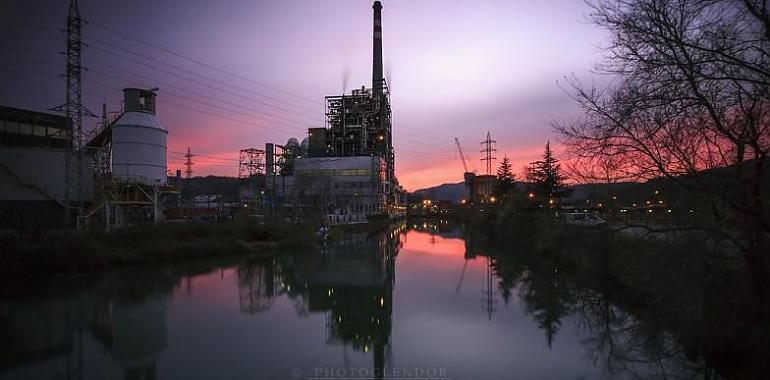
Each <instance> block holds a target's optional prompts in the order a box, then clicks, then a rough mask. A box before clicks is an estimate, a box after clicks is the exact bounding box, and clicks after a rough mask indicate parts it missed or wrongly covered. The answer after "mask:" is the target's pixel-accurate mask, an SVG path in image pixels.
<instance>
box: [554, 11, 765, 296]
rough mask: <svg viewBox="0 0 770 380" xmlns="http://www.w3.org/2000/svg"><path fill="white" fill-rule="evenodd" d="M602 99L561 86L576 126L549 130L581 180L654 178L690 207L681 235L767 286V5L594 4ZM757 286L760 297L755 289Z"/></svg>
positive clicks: (597, 93)
mask: <svg viewBox="0 0 770 380" xmlns="http://www.w3.org/2000/svg"><path fill="white" fill-rule="evenodd" d="M591 18H592V21H593V22H594V23H596V24H597V25H599V26H601V27H603V28H605V29H607V30H608V31H610V34H611V35H612V36H613V39H612V41H611V42H610V44H609V46H608V48H607V57H608V60H607V62H605V63H604V64H603V65H601V66H600V70H601V71H603V72H604V73H606V74H610V75H612V76H613V77H615V78H617V80H616V81H614V82H613V85H612V86H611V87H610V88H607V89H597V88H594V87H590V88H586V87H584V86H582V85H581V84H580V83H579V82H578V81H577V80H576V79H572V80H570V85H571V88H572V91H571V93H572V96H573V97H574V99H575V100H576V101H577V103H578V104H579V105H580V106H581V107H582V108H583V110H584V111H585V116H584V117H583V118H581V119H580V120H576V121H574V122H572V123H566V124H557V125H555V129H556V130H557V132H558V133H559V134H560V136H561V138H562V139H563V142H564V143H565V145H566V146H567V147H568V152H569V153H570V155H571V163H572V165H571V166H572V167H573V168H576V169H578V170H581V171H582V172H583V173H584V174H585V175H586V176H587V177H590V176H592V175H593V176H599V175H600V176H601V177H605V179H614V180H619V179H622V180H649V179H652V178H658V177H663V178H666V179H667V180H669V181H672V182H674V183H676V184H678V185H679V186H680V187H681V188H683V189H685V190H686V191H687V192H688V193H690V194H691V195H692V197H693V198H694V199H697V200H698V201H699V203H700V204H701V206H700V208H701V210H702V211H704V212H702V213H700V215H701V217H700V218H698V219H693V220H692V221H691V222H689V223H691V225H688V226H684V227H687V228H689V229H700V230H705V231H707V232H709V233H712V234H713V235H715V236H721V237H723V238H727V239H729V240H730V241H732V242H733V243H734V244H735V245H736V246H737V247H739V249H741V251H742V252H743V255H744V259H745V262H746V263H747V264H748V267H749V268H750V270H751V271H752V274H753V275H754V279H755V280H759V281H760V283H757V285H759V286H758V287H757V288H758V289H760V288H766V281H768V280H770V212H769V211H768V208H767V203H768V200H769V199H770V194H769V192H768V186H770V185H769V183H770V182H768V173H767V170H766V165H767V162H768V154H769V153H770V7H768V5H767V2H766V1H765V0H742V1H739V0H710V1H705V0H596V1H595V2H594V3H593V4H592V14H591ZM762 282H764V283H765V285H762V284H761V283H762Z"/></svg>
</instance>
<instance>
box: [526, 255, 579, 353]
mask: <svg viewBox="0 0 770 380" xmlns="http://www.w3.org/2000/svg"><path fill="white" fill-rule="evenodd" d="M519 296H520V297H521V299H522V301H524V304H525V305H526V311H527V313H529V314H530V315H532V317H533V318H534V319H535V321H536V322H537V325H538V327H540V328H541V329H542V330H543V331H544V332H545V339H546V342H547V343H548V347H549V348H550V347H551V344H552V343H553V339H554V337H555V336H556V333H557V332H558V331H559V328H560V327H561V324H562V319H564V318H565V317H567V316H569V315H570V313H571V312H572V308H573V306H574V303H575V300H574V295H573V294H572V292H571V290H570V289H569V287H568V286H567V284H566V283H565V282H563V281H561V275H560V274H559V268H558V267H556V266H554V267H553V268H552V269H551V270H550V271H549V272H531V273H530V275H529V276H527V277H526V280H525V281H523V282H522V283H521V287H520V288H519Z"/></svg>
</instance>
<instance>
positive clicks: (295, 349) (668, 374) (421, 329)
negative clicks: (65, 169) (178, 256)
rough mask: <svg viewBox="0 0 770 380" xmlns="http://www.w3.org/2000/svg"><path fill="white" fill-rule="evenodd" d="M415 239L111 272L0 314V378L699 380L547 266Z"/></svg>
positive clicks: (657, 337)
mask: <svg viewBox="0 0 770 380" xmlns="http://www.w3.org/2000/svg"><path fill="white" fill-rule="evenodd" d="M426 227H427V228H425V229H423V228H422V227H420V228H419V229H423V231H418V230H413V229H409V230H407V229H406V228H405V227H404V226H401V227H397V228H395V229H392V230H389V231H387V232H384V233H381V234H352V235H350V236H348V237H346V238H345V240H344V241H340V242H336V243H335V244H334V245H332V246H330V247H329V248H328V249H327V250H326V251H325V252H322V251H319V250H307V251H306V252H290V253H286V254H284V255H280V256H278V257H276V258H274V259H261V260H246V259H243V258H234V259H230V260H229V261H228V260H222V261H216V262H199V263H185V264H174V265H173V266H166V267H153V268H144V269H139V268H134V269H126V270H121V271H116V272H113V273H109V274H104V275H101V276H98V277H97V278H94V279H92V280H89V281H87V282H86V283H85V284H78V285H72V284H69V283H68V282H65V283H64V284H61V285H60V286H59V285H57V286H54V287H53V288H54V289H47V290H46V291H45V292H44V293H42V294H37V293H36V295H30V296H27V297H24V298H19V299H6V300H2V301H0V342H2V344H3V346H4V347H3V348H2V349H0V351H2V357H1V358H0V360H1V361H0V369H1V370H0V378H2V379H307V378H319V377H325V378H332V377H334V378H339V377H346V378H357V377H364V378H368V377H371V375H372V374H374V373H377V372H383V371H384V377H386V378H388V377H390V378H393V377H399V376H400V377H401V378H406V377H410V376H411V377H412V378H414V377H421V376H422V377H432V378H451V379H481V378H490V379H495V378H497V379H592V378H610V379H625V378H677V377H686V378H690V377H700V376H699V374H703V370H702V368H701V366H700V365H699V363H697V362H691V361H689V360H687V359H685V358H684V356H683V355H682V354H680V353H679V352H678V351H677V350H676V349H675V348H676V345H675V344H673V343H672V339H671V337H670V336H668V334H667V333H666V332H664V331H657V330H652V331H645V328H646V326H645V325H644V324H643V323H641V322H639V321H637V320H636V319H634V318H633V317H632V316H630V315H629V314H627V313H625V312H624V311H623V310H622V309H621V308H618V307H616V306H614V305H612V304H607V303H603V302H602V300H601V297H600V296H598V295H596V294H595V293H593V292H592V291H590V290H585V289H578V288H576V287H575V286H573V285H571V283H570V281H569V278H568V277H567V276H566V275H564V274H562V273H561V272H560V269H559V268H558V267H556V266H555V265H553V264H547V263H543V262H542V261H534V260H536V259H528V258H526V255H527V254H526V252H521V253H517V252H506V253H505V254H506V257H509V258H510V257H513V259H507V261H506V260H502V259H497V258H495V257H494V256H495V255H496V253H495V252H481V251H477V250H476V249H475V248H473V246H472V244H470V243H469V242H466V241H465V240H463V238H462V234H461V233H459V232H456V231H451V230H449V231H444V232H442V233H438V232H437V230H436V229H435V228H431V226H426ZM608 313H609V314H611V317H610V318H609V319H608V318H606V317H607V315H609V314H608ZM647 339H653V340H654V342H652V343H651V342H649V341H647ZM640 341H643V342H644V343H643V344H640V343H639V342H640ZM662 353H665V355H663V354H662ZM351 369H354V370H351Z"/></svg>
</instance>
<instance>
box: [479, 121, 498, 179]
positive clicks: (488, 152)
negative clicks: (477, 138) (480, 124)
mask: <svg viewBox="0 0 770 380" xmlns="http://www.w3.org/2000/svg"><path fill="white" fill-rule="evenodd" d="M494 144H497V140H492V137H491V136H490V135H489V131H487V139H486V140H484V141H482V142H481V145H482V146H483V147H484V149H482V150H481V153H484V156H483V157H481V161H486V163H487V175H492V161H494V160H496V159H497V157H494V156H493V155H492V154H494V152H497V149H495V148H494Z"/></svg>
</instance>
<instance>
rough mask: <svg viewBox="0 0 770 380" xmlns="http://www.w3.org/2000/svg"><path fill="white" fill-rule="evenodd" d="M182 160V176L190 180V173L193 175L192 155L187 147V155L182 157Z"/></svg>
mask: <svg viewBox="0 0 770 380" xmlns="http://www.w3.org/2000/svg"><path fill="white" fill-rule="evenodd" d="M184 158H185V161H184V167H185V170H184V174H185V175H186V176H187V179H190V178H192V173H193V170H192V166H193V161H192V158H193V154H192V151H191V150H190V147H189V146H188V147H187V154H185V155H184Z"/></svg>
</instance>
